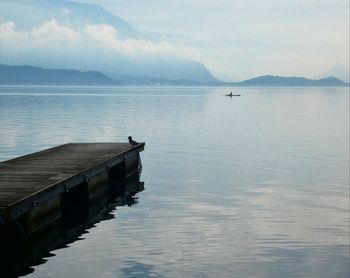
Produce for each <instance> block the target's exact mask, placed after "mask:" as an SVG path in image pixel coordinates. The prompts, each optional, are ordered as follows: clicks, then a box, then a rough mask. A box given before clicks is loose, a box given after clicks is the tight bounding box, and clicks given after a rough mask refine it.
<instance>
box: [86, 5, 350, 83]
mask: <svg viewBox="0 0 350 278" xmlns="http://www.w3.org/2000/svg"><path fill="white" fill-rule="evenodd" d="M79 2H86V3H95V4H98V5H100V6H102V7H104V8H105V9H107V10H109V11H110V12H112V13H114V14H115V15H117V16H120V17H121V18H123V19H124V20H126V21H127V22H129V23H130V24H131V25H133V26H134V27H135V28H137V29H138V30H141V31H143V32H150V33H157V34H159V35H161V36H162V37H161V38H162V40H165V41H168V42H169V43H171V44H172V45H176V46H178V47H188V48H190V49H191V53H192V55H193V59H195V60H199V61H201V62H203V63H204V64H205V65H206V67H207V68H208V69H209V70H210V71H211V72H212V73H213V74H214V75H215V76H216V77H218V78H221V79H224V80H227V81H237V80H242V79H245V78H250V77H254V76H258V75H264V74H275V75H288V76H289V75H295V76H306V77H310V78H318V77H324V76H328V75H334V76H337V77H340V78H342V79H343V80H346V81H349V1H348V0H265V1H261V0H215V1H214V0H162V1H160V0H147V1H144V0H79Z"/></svg>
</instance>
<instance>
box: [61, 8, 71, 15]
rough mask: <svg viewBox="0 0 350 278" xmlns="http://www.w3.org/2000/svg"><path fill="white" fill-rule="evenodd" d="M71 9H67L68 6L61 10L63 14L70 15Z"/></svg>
mask: <svg viewBox="0 0 350 278" xmlns="http://www.w3.org/2000/svg"><path fill="white" fill-rule="evenodd" d="M70 13H71V12H70V10H69V9H67V8H63V9H62V10H61V16H66V15H70Z"/></svg>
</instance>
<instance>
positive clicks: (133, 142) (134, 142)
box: [128, 136, 138, 146]
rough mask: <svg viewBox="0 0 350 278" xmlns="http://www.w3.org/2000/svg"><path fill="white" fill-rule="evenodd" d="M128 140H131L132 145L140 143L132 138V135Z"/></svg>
mask: <svg viewBox="0 0 350 278" xmlns="http://www.w3.org/2000/svg"><path fill="white" fill-rule="evenodd" d="M128 140H129V143H130V145H133V146H135V145H137V144H138V143H137V142H136V141H134V140H132V137H131V136H129V137H128Z"/></svg>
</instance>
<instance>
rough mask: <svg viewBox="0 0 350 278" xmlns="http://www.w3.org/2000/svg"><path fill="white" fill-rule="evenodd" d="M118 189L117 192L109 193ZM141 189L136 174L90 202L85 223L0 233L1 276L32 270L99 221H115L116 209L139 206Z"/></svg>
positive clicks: (15, 228)
mask: <svg viewBox="0 0 350 278" xmlns="http://www.w3.org/2000/svg"><path fill="white" fill-rule="evenodd" d="M111 188H113V189H117V190H112V189H111ZM143 190H144V182H140V181H139V175H135V176H134V177H133V178H131V179H127V181H125V182H124V183H123V184H122V185H121V184H120V183H119V184H118V186H112V187H110V188H109V190H106V191H103V192H101V194H99V196H97V197H96V198H94V200H93V201H91V200H90V202H89V209H88V215H87V217H86V218H85V219H84V221H78V222H74V221H60V222H59V223H55V224H53V225H51V226H49V227H47V228H46V229H45V230H44V231H39V232H37V233H33V234H31V235H29V236H28V235H25V233H23V231H21V229H20V227H18V226H11V227H7V228H6V230H5V229H4V230H1V231H0V232H1V239H0V246H1V249H0V252H1V255H0V257H1V260H0V273H1V275H0V276H1V277H18V276H23V275H27V274H29V273H32V272H33V271H34V268H33V267H34V266H36V265H40V264H43V263H45V262H46V259H45V258H47V257H51V256H54V255H53V254H52V253H50V252H51V251H53V250H55V249H60V248H66V247H68V244H70V243H72V242H74V241H76V240H81V238H80V236H81V235H82V234H84V233H87V232H88V230H89V229H90V228H92V227H94V226H95V224H97V223H98V222H100V221H104V220H108V219H112V218H114V217H115V216H114V214H113V213H112V212H113V211H114V210H115V208H116V207H117V206H125V205H127V206H132V205H135V204H137V203H138V197H137V196H136V194H137V193H139V192H141V191H143Z"/></svg>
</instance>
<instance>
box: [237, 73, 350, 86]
mask: <svg viewBox="0 0 350 278" xmlns="http://www.w3.org/2000/svg"><path fill="white" fill-rule="evenodd" d="M232 85H235V86H257V87H264V86H281V87H284V86H285V87H347V86H349V84H348V83H345V82H344V81H342V80H340V79H338V78H336V77H327V78H322V79H307V78H305V77H284V76H273V75H265V76H259V77H256V78H252V79H248V80H244V81H241V82H237V83H233V84H232Z"/></svg>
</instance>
